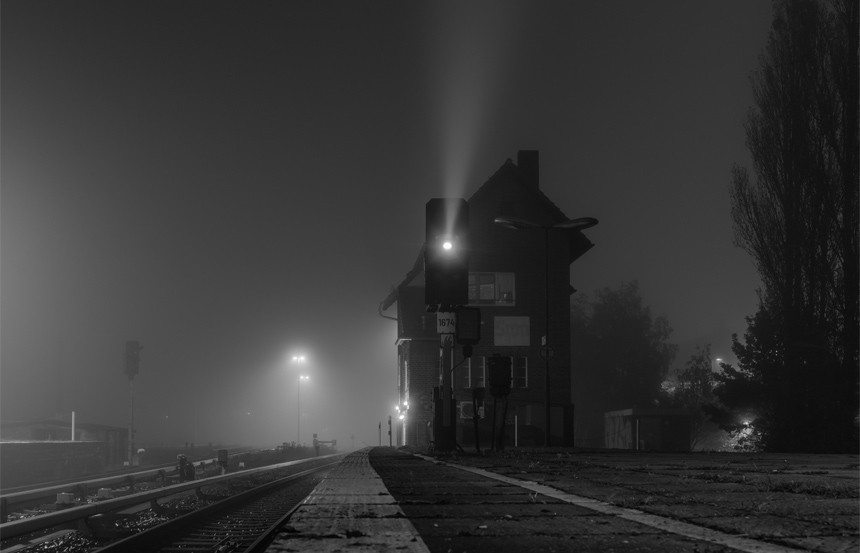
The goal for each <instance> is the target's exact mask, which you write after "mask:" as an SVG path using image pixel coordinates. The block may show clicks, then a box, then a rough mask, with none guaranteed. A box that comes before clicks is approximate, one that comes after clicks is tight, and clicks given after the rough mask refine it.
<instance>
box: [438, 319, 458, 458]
mask: <svg viewBox="0 0 860 553" xmlns="http://www.w3.org/2000/svg"><path fill="white" fill-rule="evenodd" d="M441 336H442V359H441V369H442V386H441V388H440V389H439V392H440V393H441V394H442V429H441V434H442V437H441V439H440V437H439V436H437V437H436V448H437V449H439V451H451V450H452V449H454V443H453V442H454V440H453V436H452V434H453V432H452V426H453V421H452V420H451V395H452V394H451V390H452V388H451V364H452V359H451V358H452V356H453V349H454V348H453V347H452V346H453V343H454V340H453V338H454V335H453V334H442V335H441Z"/></svg>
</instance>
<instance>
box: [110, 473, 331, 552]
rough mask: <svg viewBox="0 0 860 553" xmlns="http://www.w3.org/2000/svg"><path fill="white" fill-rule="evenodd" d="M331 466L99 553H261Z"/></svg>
mask: <svg viewBox="0 0 860 553" xmlns="http://www.w3.org/2000/svg"><path fill="white" fill-rule="evenodd" d="M335 464H336V463H330V464H327V465H324V466H322V467H317V468H313V469H309V470H307V471H303V472H301V473H299V474H295V475H291V476H287V477H285V478H281V479H278V480H275V481H273V482H270V483H269V484H266V485H265V486H260V487H258V488H254V489H252V490H248V491H245V492H242V493H240V494H237V495H234V496H231V497H229V498H227V499H224V500H222V501H219V502H217V503H213V504H212V505H210V506H208V507H204V508H202V509H198V510H197V511H194V512H192V513H189V514H187V515H184V516H181V517H177V518H175V519H173V520H170V521H168V522H165V523H164V524H161V525H159V526H156V527H155V528H152V529H150V530H146V531H144V532H141V533H139V534H135V535H133V536H130V537H128V538H125V539H123V540H120V541H118V542H115V543H113V544H111V545H109V546H107V547H104V548H102V549H100V550H99V551H101V552H104V553H120V552H122V553H151V552H155V551H157V552H160V553H180V552H183V553H189V552H201V553H203V552H218V553H228V552H229V553H233V552H247V553H251V552H254V551H262V550H263V549H264V548H265V546H266V545H267V543H268V540H267V537H268V535H269V534H270V533H271V532H272V531H274V530H275V529H277V528H279V527H280V526H282V525H283V524H284V523H285V522H286V521H287V520H288V519H289V516H290V515H291V514H292V512H293V511H294V510H295V509H296V507H298V505H299V504H300V503H301V502H302V500H303V499H304V498H305V497H307V496H308V494H310V492H311V491H313V489H314V487H315V486H316V485H317V484H318V483H319V481H320V480H321V478H322V477H321V474H322V473H324V472H325V471H327V470H329V469H330V468H331V467H332V466H334V465H335Z"/></svg>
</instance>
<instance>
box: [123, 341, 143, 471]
mask: <svg viewBox="0 0 860 553" xmlns="http://www.w3.org/2000/svg"><path fill="white" fill-rule="evenodd" d="M142 349H143V346H141V345H140V342H138V341H137V340H128V341H127V342H126V343H125V374H126V375H128V466H132V463H133V461H134V377H135V375H136V374H137V373H138V372H139V371H140V350H142Z"/></svg>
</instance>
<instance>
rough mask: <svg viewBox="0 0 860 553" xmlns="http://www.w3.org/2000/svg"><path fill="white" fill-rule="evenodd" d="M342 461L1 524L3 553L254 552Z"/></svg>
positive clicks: (251, 473) (255, 472)
mask: <svg viewBox="0 0 860 553" xmlns="http://www.w3.org/2000/svg"><path fill="white" fill-rule="evenodd" d="M342 457H343V454H334V455H328V456H325V457H323V458H316V459H314V460H310V461H309V462H289V463H283V464H281V465H275V466H272V467H265V468H258V469H252V470H248V471H244V472H242V473H236V474H230V475H225V476H219V477H214V478H208V479H204V480H198V481H194V482H186V483H184V484H179V485H175V486H169V487H168V488H163V489H159V490H150V491H145V492H141V493H139V494H135V495H132V496H128V497H123V498H119V499H113V500H109V501H105V502H103V503H101V504H89V505H83V506H80V507H76V508H72V509H67V510H65V511H61V512H57V513H53V514H51V515H46V516H44V517H37V518H34V519H25V520H19V521H14V522H10V523H7V524H2V525H0V536H2V539H3V542H2V544H0V553H7V552H9V553H11V552H15V553H30V552H35V551H38V552H40V553H41V552H54V551H56V552H60V551H62V552H63V553H85V552H86V553H90V552H95V551H106V552H117V551H122V552H137V551H139V552H149V551H166V552H170V551H183V552H195V551H200V552H202V551H207V552H210V551H214V552H218V553H232V552H237V551H255V550H256V549H254V547H257V548H259V547H260V546H259V543H258V542H260V541H261V540H263V541H265V540H264V538H262V536H264V535H265V534H266V533H267V532H268V531H270V530H272V529H274V528H277V527H279V526H280V525H281V524H282V523H283V521H284V520H286V518H287V517H288V516H289V513H291V512H292V510H293V509H294V508H295V507H296V506H297V505H298V504H299V503H300V502H301V501H302V500H303V499H304V498H305V497H307V495H308V494H309V493H310V492H311V491H312V490H313V488H314V487H315V486H316V484H317V483H318V482H319V480H320V479H321V477H322V476H321V474H322V473H324V472H325V471H327V470H329V468H331V467H332V466H334V465H336V464H337V463H338V462H339V461H340V459H341V458H342ZM301 465H304V466H301ZM307 467H310V468H307ZM159 500H162V501H164V502H163V503H159ZM255 544H257V545H255ZM252 546H253V547H252Z"/></svg>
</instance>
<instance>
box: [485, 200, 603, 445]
mask: <svg viewBox="0 0 860 553" xmlns="http://www.w3.org/2000/svg"><path fill="white" fill-rule="evenodd" d="M494 222H495V223H496V224H497V225H500V226H503V227H506V228H509V229H513V230H543V231H544V303H545V307H546V310H545V315H546V318H545V322H544V343H543V344H541V345H542V346H544V347H546V348H547V349H546V350H542V351H543V355H542V357H543V358H544V361H545V363H546V376H545V380H544V386H545V388H546V390H545V396H544V402H545V403H546V430H545V433H544V447H549V445H550V438H549V418H550V407H549V405H550V404H549V366H550V358H551V357H552V353H551V352H552V350H551V349H549V348H550V339H549V231H551V230H554V229H563V230H584V229H587V228H591V227H593V226H595V225H596V224H597V219H595V218H594V217H580V218H579V219H570V220H565V221H561V222H560V223H555V224H554V225H539V224H537V223H534V222H532V221H529V220H526V219H520V218H518V217H496V218H495V219H494Z"/></svg>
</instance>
